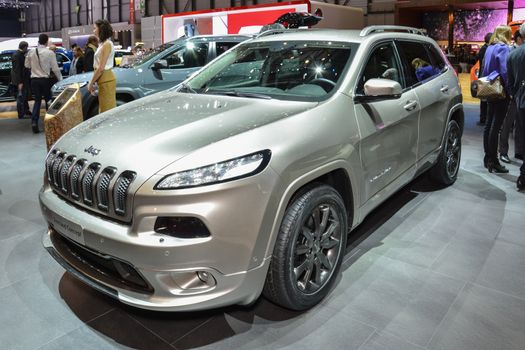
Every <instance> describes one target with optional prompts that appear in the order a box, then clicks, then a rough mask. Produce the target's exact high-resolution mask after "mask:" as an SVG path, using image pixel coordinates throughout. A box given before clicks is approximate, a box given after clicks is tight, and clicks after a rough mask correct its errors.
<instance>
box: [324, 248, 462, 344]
mask: <svg viewBox="0 0 525 350" xmlns="http://www.w3.org/2000/svg"><path fill="white" fill-rule="evenodd" d="M463 285H464V282H463V281H459V280H454V279H452V278H448V277H446V276H443V275H439V274H435V273H432V272H430V271H428V270H427V269H424V268H420V267H417V266H415V265H412V264H408V263H404V262H401V261H399V260H395V259H390V258H387V257H384V256H376V255H375V254H371V253H365V254H364V255H362V256H361V257H359V259H357V261H355V262H354V263H353V264H352V265H350V266H349V267H346V268H345V270H344V272H343V278H342V279H341V281H340V283H339V284H338V285H337V286H336V288H335V290H334V291H333V293H332V295H330V296H329V297H328V299H327V300H326V301H324V302H323V304H324V305H325V306H327V307H328V308H331V309H332V310H341V311H342V312H344V313H345V314H347V315H348V316H350V317H351V318H353V319H356V320H359V321H361V322H363V323H365V324H368V325H371V326H373V327H375V328H376V329H378V330H379V331H382V330H386V331H388V332H389V333H392V334H394V335H396V336H398V337H400V338H402V339H406V340H408V341H410V342H412V343H416V344H420V345H424V344H426V342H428V340H429V339H430V337H431V336H432V334H433V333H434V331H435V329H436V327H437V326H438V325H439V323H440V321H441V320H442V318H443V317H444V316H445V314H446V312H447V310H448V308H449V307H450V305H451V304H452V302H453V301H454V299H455V298H456V296H457V294H458V293H459V291H460V290H461V288H462V287H463ZM414 329H417V332H415V331H414Z"/></svg>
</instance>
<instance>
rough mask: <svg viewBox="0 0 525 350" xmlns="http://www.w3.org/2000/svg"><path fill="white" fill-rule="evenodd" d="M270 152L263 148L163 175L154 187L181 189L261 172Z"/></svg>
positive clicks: (159, 188) (268, 159)
mask: <svg viewBox="0 0 525 350" xmlns="http://www.w3.org/2000/svg"><path fill="white" fill-rule="evenodd" d="M270 155H271V152H270V151H269V150H264V151H260V152H256V153H252V154H248V155H245V156H242V157H239V158H234V159H230V160H227V161H224V162H220V163H215V164H211V165H208V166H204V167H201V168H196V169H191V170H185V171H181V172H178V173H174V174H171V175H168V176H166V177H164V178H163V179H162V180H160V181H159V183H157V185H156V186H155V189H158V190H168V189H181V188H190V187H197V186H204V185H211V184H215V183H220V182H225V181H231V180H235V179H239V178H242V177H247V176H251V175H254V174H257V173H259V172H261V171H262V170H263V169H264V168H265V167H266V165H267V164H268V162H269V161H270Z"/></svg>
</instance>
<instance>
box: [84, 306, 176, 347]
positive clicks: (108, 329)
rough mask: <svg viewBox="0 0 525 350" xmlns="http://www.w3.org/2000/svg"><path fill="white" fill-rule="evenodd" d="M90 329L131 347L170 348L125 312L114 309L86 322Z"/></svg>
mask: <svg viewBox="0 0 525 350" xmlns="http://www.w3.org/2000/svg"><path fill="white" fill-rule="evenodd" d="M87 325H88V326H89V327H90V328H91V329H92V330H94V331H96V332H98V333H100V334H103V335H104V336H106V337H108V338H110V339H112V340H113V341H114V342H115V343H116V344H119V346H120V345H123V346H127V347H130V348H133V349H172V350H173V347H172V346H171V345H169V344H168V343H167V342H166V341H165V340H162V339H161V338H160V337H159V336H158V335H156V334H154V333H152V332H151V331H149V330H148V329H146V328H145V327H143V326H142V325H141V324H140V323H138V322H137V321H135V320H134V319H133V318H131V317H130V316H129V315H127V314H126V312H124V311H122V310H119V309H115V310H113V311H110V312H108V313H106V314H104V315H102V316H100V317H98V318H96V319H94V320H92V321H91V322H88V324H87Z"/></svg>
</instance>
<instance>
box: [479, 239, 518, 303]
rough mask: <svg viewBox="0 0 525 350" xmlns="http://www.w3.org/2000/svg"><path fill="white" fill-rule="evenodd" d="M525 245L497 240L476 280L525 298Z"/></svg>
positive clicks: (484, 284)
mask: <svg viewBox="0 0 525 350" xmlns="http://www.w3.org/2000/svg"><path fill="white" fill-rule="evenodd" d="M524 267H525V247H523V246H520V245H516V244H512V243H507V242H502V241H499V240H498V241H496V242H495V243H494V246H493V247H492V249H491V250H490V252H489V253H488V255H487V257H486V261H485V263H484V264H483V268H482V269H481V270H480V273H479V275H478V277H477V278H476V280H475V282H476V283H478V284H480V285H483V286H486V287H490V288H493V289H497V290H499V291H502V292H505V293H508V294H511V295H514V296H516V297H519V298H522V299H525V273H523V271H524Z"/></svg>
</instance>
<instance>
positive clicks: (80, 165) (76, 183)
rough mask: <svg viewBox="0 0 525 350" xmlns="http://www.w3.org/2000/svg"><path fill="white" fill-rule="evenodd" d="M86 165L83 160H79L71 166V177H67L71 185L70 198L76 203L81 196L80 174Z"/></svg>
mask: <svg viewBox="0 0 525 350" xmlns="http://www.w3.org/2000/svg"><path fill="white" fill-rule="evenodd" d="M86 163H87V161H86V160H85V159H79V160H78V161H77V162H76V163H75V165H73V169H71V175H70V176H69V181H70V184H71V187H70V188H71V197H72V198H73V199H76V200H77V201H78V200H80V195H81V192H80V187H81V186H80V174H81V173H82V170H83V169H84V167H85V165H86Z"/></svg>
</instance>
